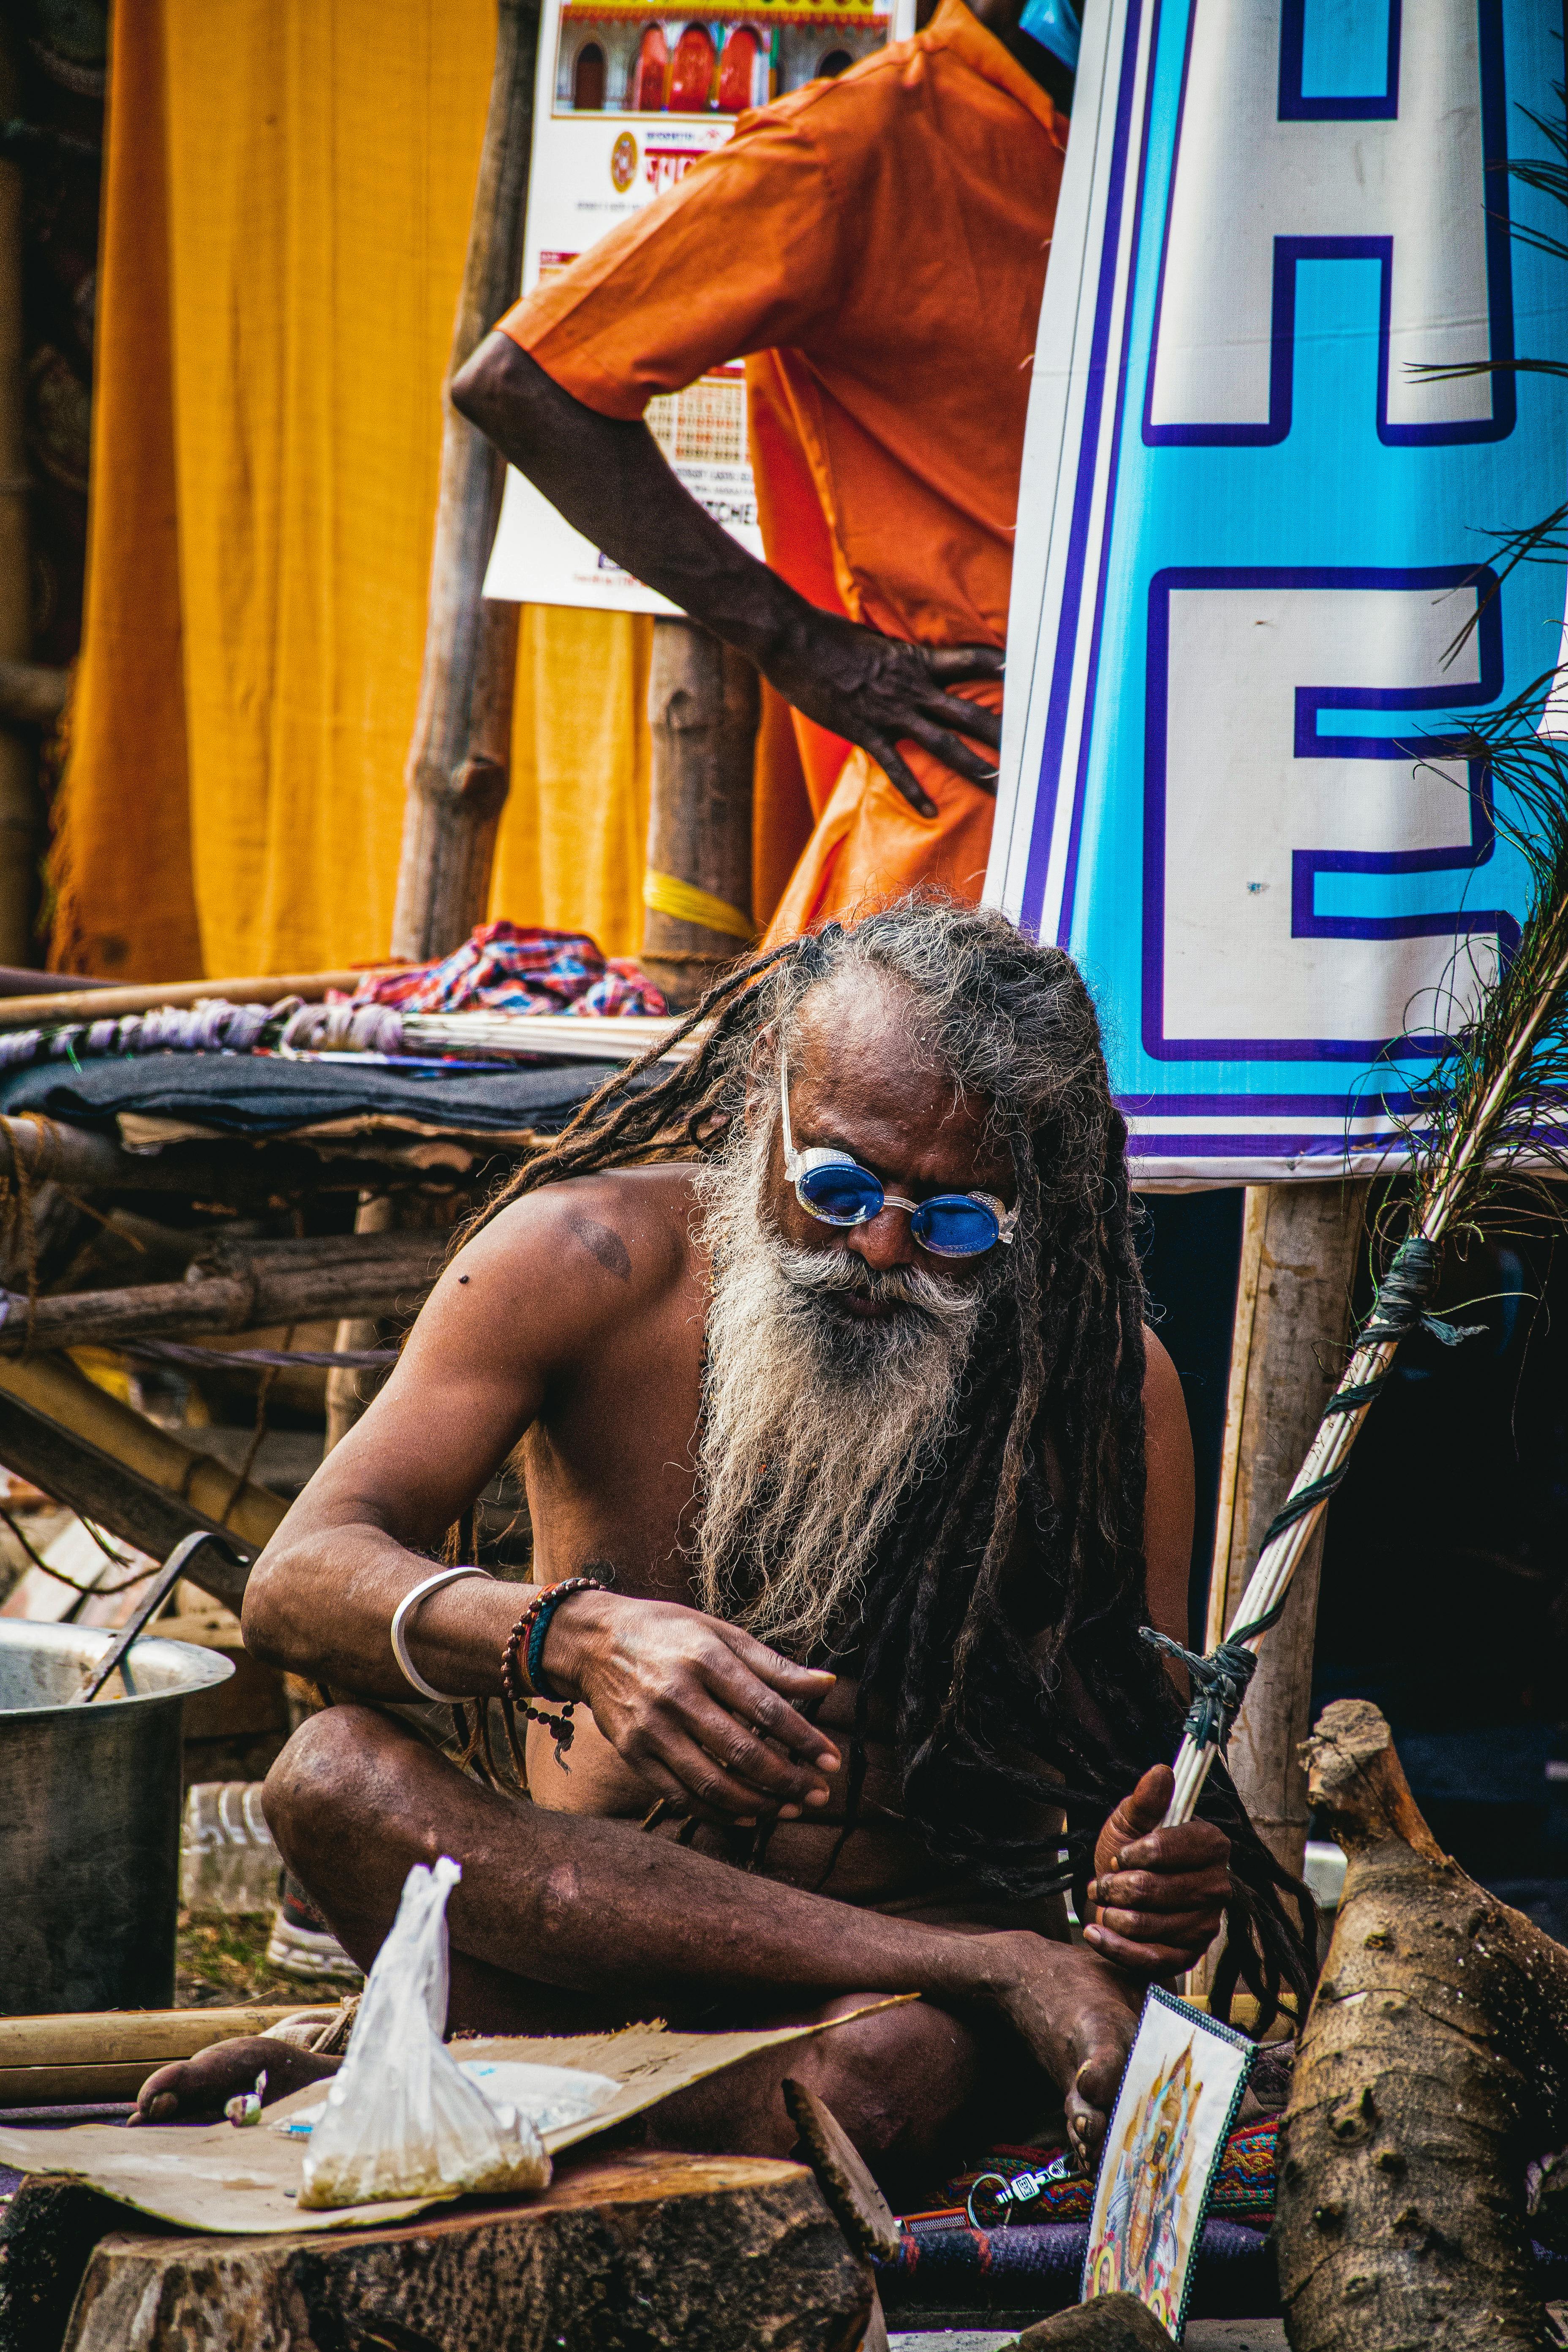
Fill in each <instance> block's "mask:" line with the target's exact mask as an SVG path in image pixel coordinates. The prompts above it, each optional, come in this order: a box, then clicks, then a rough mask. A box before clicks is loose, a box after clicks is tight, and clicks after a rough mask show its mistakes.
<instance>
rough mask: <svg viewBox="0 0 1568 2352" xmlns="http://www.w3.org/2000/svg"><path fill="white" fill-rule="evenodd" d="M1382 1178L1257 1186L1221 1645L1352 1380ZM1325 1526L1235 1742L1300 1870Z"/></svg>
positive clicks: (1246, 1229)
mask: <svg viewBox="0 0 1568 2352" xmlns="http://www.w3.org/2000/svg"><path fill="white" fill-rule="evenodd" d="M1370 1189H1371V1188H1370V1186H1369V1185H1367V1184H1365V1183H1362V1182H1358V1183H1353V1184H1331V1183H1317V1184H1264V1185H1250V1186H1248V1188H1247V1212H1246V1219H1245V1223H1244V1225H1243V1231H1242V1264H1241V1280H1240V1283H1239V1285H1238V1286H1237V1307H1236V1327H1235V1339H1234V1343H1233V1347H1232V1353H1231V1381H1230V1395H1229V1405H1228V1408H1227V1412H1226V1435H1225V1453H1224V1456H1223V1458H1222V1464H1221V1474H1220V1493H1221V1510H1220V1516H1219V1523H1218V1526H1217V1528H1216V1530H1215V1559H1214V1570H1213V1573H1212V1577H1211V1580H1210V1585H1209V1608H1208V1624H1209V1644H1210V1646H1211V1647H1212V1646H1213V1645H1214V1643H1215V1640H1216V1639H1217V1638H1218V1636H1219V1633H1220V1632H1221V1631H1222V1630H1224V1631H1226V1632H1228V1630H1229V1628H1230V1626H1231V1625H1232V1623H1233V1622H1235V1618H1236V1612H1237V1608H1238V1607H1239V1605H1240V1602H1241V1596H1242V1593H1243V1591H1244V1590H1245V1589H1246V1585H1247V1579H1248V1577H1249V1576H1250V1575H1251V1573H1252V1570H1253V1569H1254V1567H1255V1566H1256V1564H1257V1560H1258V1552H1259V1550H1260V1549H1261V1548H1262V1543H1263V1538H1264V1534H1265V1532H1266V1530H1267V1528H1268V1524H1269V1521H1270V1520H1271V1519H1272V1518H1273V1517H1274V1514H1275V1512H1276V1511H1277V1510H1278V1509H1279V1506H1280V1504H1281V1503H1282V1502H1283V1501H1284V1499H1285V1497H1286V1495H1287V1494H1288V1493H1289V1487H1290V1482H1291V1480H1292V1479H1293V1478H1294V1477H1295V1475H1296V1473H1297V1471H1298V1470H1299V1469H1300V1465H1301V1460H1302V1456H1303V1455H1304V1454H1305V1453H1306V1451H1307V1448H1308V1445H1309V1444H1310V1442H1311V1439H1312V1436H1313V1433H1314V1432H1315V1431H1316V1429H1317V1426H1318V1423H1319V1421H1320V1419H1321V1415H1322V1410H1323V1407H1324V1405H1325V1404H1326V1403H1327V1402H1328V1400H1329V1398H1330V1396H1331V1394H1332V1392H1333V1390H1334V1388H1335V1386H1336V1384H1337V1382H1338V1379H1339V1375H1340V1371H1341V1370H1342V1365H1343V1362H1344V1347H1345V1343H1346V1341H1347V1339H1349V1336H1350V1318H1351V1286H1352V1282H1353V1280H1354V1276H1355V1270H1356V1265H1357V1262H1358V1258H1359V1255H1360V1251H1361V1246H1362V1231H1363V1224H1364V1222H1365V1215H1366V1201H1367V1194H1368V1192H1369V1191H1370ZM1321 1563H1322V1531H1321V1528H1320V1530H1319V1533H1318V1535H1317V1538H1315V1540H1314V1541H1313V1543H1312V1545H1311V1546H1310V1549H1309V1550H1308V1552H1307V1554H1306V1557H1305V1558H1304V1559H1303V1560H1302V1561H1301V1564H1300V1567H1299V1568H1298V1569H1297V1570H1296V1578H1295V1582H1294V1583H1293V1585H1292V1586H1291V1589H1290V1597H1289V1601H1287V1603H1286V1608H1285V1614H1284V1616H1283V1618H1282V1619H1281V1620H1280V1622H1279V1624H1278V1625H1276V1626H1275V1628H1274V1630H1273V1631H1272V1633H1270V1634H1269V1635H1268V1640H1267V1641H1266V1642H1265V1643H1264V1645H1263V1649H1262V1652H1261V1654H1260V1656H1259V1659H1258V1672H1257V1673H1256V1675H1254V1676H1253V1680H1252V1686H1251V1689H1250V1690H1249V1691H1248V1693H1247V1704H1246V1706H1244V1707H1243V1708H1242V1711H1241V1715H1240V1717H1239V1719H1238V1721H1237V1727H1236V1729H1235V1731H1234V1732H1233V1734H1232V1736H1231V1742H1230V1769H1231V1771H1232V1773H1233V1775H1234V1777H1235V1780H1236V1784H1237V1789H1238V1790H1239V1791H1240V1793H1241V1796H1242V1799H1243V1801H1244V1802H1245V1803H1246V1805H1247V1811H1249V1812H1250V1813H1251V1815H1252V1818H1253V1821H1254V1822H1256V1824H1257V1827H1258V1834H1259V1835H1260V1836H1261V1837H1262V1839H1263V1840H1264V1842H1265V1843H1266V1844H1267V1845H1268V1847H1269V1849H1270V1850H1271V1852H1272V1853H1274V1854H1275V1855H1276V1856H1277V1857H1278V1859H1279V1861H1280V1862H1282V1863H1283V1864H1285V1866H1286V1868H1287V1869H1289V1870H1292V1871H1295V1872H1297V1873H1300V1868H1301V1865H1302V1862H1303V1859H1304V1857H1305V1851H1306V1842H1307V1820H1308V1811H1309V1808H1308V1804H1307V1776H1306V1772H1305V1769H1304V1768H1303V1767H1302V1766H1301V1764H1300V1761H1299V1760H1298V1758H1297V1753H1296V1751H1297V1748H1299V1746H1300V1742H1301V1741H1302V1740H1303V1739H1304V1738H1306V1736H1307V1732H1308V1729H1309V1722H1308V1716H1309V1707H1310V1698H1311V1685H1312V1643H1313V1636H1314V1634H1315V1633H1316V1629H1317V1618H1318V1578H1319V1572H1320V1570H1321Z"/></svg>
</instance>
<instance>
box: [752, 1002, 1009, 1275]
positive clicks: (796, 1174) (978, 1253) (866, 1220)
mask: <svg viewBox="0 0 1568 2352" xmlns="http://www.w3.org/2000/svg"><path fill="white" fill-rule="evenodd" d="M779 1109H780V1112H781V1113H782V1115H783V1118H784V1174H785V1176H786V1177H787V1178H788V1180H789V1181H790V1183H791V1184H793V1185H794V1187H795V1199H796V1200H797V1201H798V1202H800V1205H801V1207H802V1208H803V1209H804V1210H805V1213H806V1215H807V1216H808V1217H815V1218H816V1222H817V1223H818V1224H819V1225H832V1226H834V1227H835V1228H836V1229H837V1231H838V1232H839V1233H853V1232H854V1230H855V1228H856V1226H857V1225H868V1224H870V1223H873V1221H874V1220H875V1219H876V1218H878V1217H879V1216H880V1215H881V1213H882V1210H883V1209H902V1210H903V1211H904V1212H905V1213H906V1214H907V1215H908V1216H909V1218H910V1232H911V1234H912V1235H913V1239H914V1241H915V1243H916V1245H917V1246H918V1247H919V1248H921V1249H923V1250H924V1251H925V1252H926V1253H927V1255H929V1256H931V1257H948V1258H964V1257H984V1256H985V1255H986V1253H987V1251H989V1250H994V1248H995V1246H996V1243H997V1242H1000V1243H1002V1244H1003V1245H1004V1246H1005V1248H1007V1249H1011V1248H1012V1246H1013V1233H1014V1229H1015V1227H1016V1224H1017V1223H1018V1212H1017V1210H1016V1209H1009V1208H1007V1207H1006V1206H1005V1204H1004V1203H1003V1202H1001V1201H999V1200H998V1199H997V1197H996V1195H995V1193H994V1192H939V1193H937V1194H936V1196H935V1197H934V1199H932V1200H930V1201H910V1200H906V1199H905V1197H904V1195H903V1194H902V1193H901V1192H889V1191H888V1189H887V1187H886V1186H885V1185H884V1183H883V1182H882V1180H881V1178H880V1177H879V1176H874V1175H873V1174H872V1173H871V1171H870V1170H869V1169H868V1168H863V1167H862V1166H861V1165H860V1162H859V1161H858V1160H857V1159H856V1157H855V1155H854V1153H853V1152H852V1151H839V1150H837V1149H836V1148H835V1147H834V1146H833V1145H832V1144H827V1143H817V1144H813V1145H811V1146H810V1148H809V1149H808V1150H805V1151H797V1150H795V1136H794V1133H793V1132H792V1130H791V1128H790V1123H789V1055H788V1053H787V1052H786V1050H785V1048H784V1046H783V1045H781V1046H780V1047H779ZM818 1168H853V1169H854V1171H855V1172H856V1174H857V1175H858V1176H864V1178H865V1179H866V1181H867V1182H868V1184H874V1185H875V1186H876V1188H877V1190H878V1192H879V1193H880V1194H881V1196H882V1198H881V1203H880V1206H879V1207H878V1208H875V1209H868V1211H867V1212H866V1214H865V1215H864V1216H863V1217H830V1216H828V1215H827V1213H826V1211H825V1210H822V1209H819V1208H818V1207H817V1205H816V1202H814V1201H808V1200H807V1199H806V1197H805V1193H804V1192H802V1190H801V1186H802V1184H803V1183H804V1182H805V1179H806V1177H808V1176H809V1175H811V1174H812V1173H813V1171H815V1170H816V1169H818ZM944 1202H953V1204H954V1205H955V1206H956V1205H957V1204H958V1203H959V1202H963V1203H964V1204H965V1205H967V1206H969V1207H975V1206H978V1207H980V1208H982V1209H984V1210H985V1211H986V1212H987V1213H988V1214H989V1216H990V1217H991V1218H992V1220H993V1222H994V1224H995V1227H996V1240H995V1241H991V1242H987V1243H986V1244H985V1247H984V1249H977V1250H944V1249H933V1248H932V1247H931V1244H930V1242H928V1241H922V1240H921V1236H920V1234H918V1233H915V1232H914V1222H913V1221H914V1219H915V1218H916V1217H917V1216H918V1215H919V1214H920V1213H921V1210H922V1209H939V1208H941V1207H942V1204H943V1203H944Z"/></svg>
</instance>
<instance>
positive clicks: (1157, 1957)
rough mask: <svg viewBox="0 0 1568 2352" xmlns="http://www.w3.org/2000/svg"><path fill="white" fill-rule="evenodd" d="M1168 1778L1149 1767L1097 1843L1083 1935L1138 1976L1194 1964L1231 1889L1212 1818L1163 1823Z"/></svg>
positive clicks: (1225, 1850)
mask: <svg viewBox="0 0 1568 2352" xmlns="http://www.w3.org/2000/svg"><path fill="white" fill-rule="evenodd" d="M1173 1785H1174V1781H1173V1774H1172V1771H1171V1768H1170V1766H1169V1765H1168V1764H1153V1765H1151V1766H1150V1768H1149V1769H1148V1771H1147V1772H1145V1773H1144V1775H1143V1778H1142V1780H1140V1781H1139V1783H1138V1786H1137V1787H1136V1788H1135V1789H1134V1790H1132V1792H1131V1795H1130V1796H1126V1797H1123V1798H1122V1800H1121V1803H1120V1804H1119V1805H1118V1806H1117V1808H1116V1811H1114V1812H1113V1813H1112V1814H1111V1816H1110V1820H1109V1821H1108V1822H1106V1824H1105V1827H1104V1828H1103V1829H1102V1830H1101V1831H1100V1835H1099V1837H1098V1839H1097V1840H1096V1841H1095V1848H1094V1866H1095V1871H1096V1873H1097V1875H1096V1876H1095V1878H1094V1879H1093V1880H1092V1881H1091V1882H1090V1885H1089V1905H1090V1910H1089V1922H1088V1924H1087V1925H1086V1926H1085V1927H1084V1931H1083V1939H1084V1942H1085V1943H1086V1944H1089V1945H1092V1947H1093V1948H1094V1949H1095V1950H1096V1951H1097V1952H1101V1953H1103V1954H1104V1956H1105V1958H1107V1959H1108V1960H1116V1961H1118V1962H1120V1964H1121V1967H1122V1968H1124V1969H1134V1970H1135V1971H1136V1972H1137V1973H1138V1974H1139V1975H1140V1976H1149V1977H1163V1976H1172V1975H1173V1974H1174V1973H1175V1972H1176V1971H1177V1970H1178V1969H1190V1968H1193V1967H1194V1966H1195V1964H1196V1963H1197V1961H1198V1960H1200V1959H1201V1958H1202V1957H1203V1955H1204V1953H1205V1951H1206V1950H1207V1949H1208V1948H1209V1946H1210V1944H1211V1943H1212V1942H1213V1941H1214V1938H1215V1936H1216V1935H1217V1934H1218V1932H1219V1927H1220V1921H1221V1918H1222V1917H1223V1916H1224V1911H1225V1904H1226V1896H1227V1895H1229V1893H1230V1840H1229V1839H1228V1838H1227V1837H1226V1835H1225V1834H1224V1832H1223V1831H1220V1830H1216V1829H1215V1826H1214V1824H1213V1822H1178V1823H1176V1824H1175V1825H1174V1826H1173V1827H1172V1828H1170V1829H1162V1828H1161V1827H1160V1823H1161V1822H1163V1819H1164V1815H1165V1808H1166V1806H1167V1805H1168V1804H1169V1803H1170V1801H1171V1790H1172V1788H1173Z"/></svg>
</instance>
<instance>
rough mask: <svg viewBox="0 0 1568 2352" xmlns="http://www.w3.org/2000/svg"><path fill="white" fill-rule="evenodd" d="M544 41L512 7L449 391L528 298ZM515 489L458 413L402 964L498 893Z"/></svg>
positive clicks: (440, 529) (448, 937)
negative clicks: (504, 587) (493, 874)
mask: <svg viewBox="0 0 1568 2352" xmlns="http://www.w3.org/2000/svg"><path fill="white" fill-rule="evenodd" d="M538 41H539V0H500V6H499V10H498V19H497V26H496V55H495V69H494V74H493V76H492V79H491V82H490V103H489V118H488V120H487V121H486V124H485V139H484V147H483V150H482V152H481V153H480V157H479V183H478V185H477V186H476V188H475V191H474V209H473V215H472V220H471V223H470V226H469V231H468V260H467V263H466V265H465V267H464V271H463V284H462V290H461V293H460V294H459V296H458V315H457V320H456V321H455V323H454V326H453V331H452V350H451V357H450V360H449V362H448V367H447V375H448V381H449V380H450V378H451V376H452V375H454V374H455V373H457V371H458V368H460V367H461V366H462V364H463V362H464V361H465V360H467V359H468V358H469V356H470V355H471V354H472V352H474V351H475V350H477V348H478V346H479V341H480V340H481V339H482V337H483V336H485V335H486V334H487V333H488V332H489V330H490V328H491V327H492V326H493V325H494V323H495V321H496V320H497V319H498V318H499V317H500V313H501V312H502V311H503V310H505V309H506V308H507V306H508V305H509V303H510V302H511V301H512V300H514V299H515V298H516V295H517V292H518V288H519V284H520V281H521V272H522V223H523V213H524V209H525V206H526V204H527V198H528V168H529V160H530V150H531V143H532V136H533V75H534V62H535V53H536V50H537V47H538ZM505 478H506V468H505V466H504V464H503V462H502V460H501V457H500V451H499V450H498V449H496V448H495V447H494V446H492V445H491V443H490V442H489V441H488V440H487V439H486V438H485V436H484V435H483V434H482V433H480V432H479V430H478V428H477V427H476V426H474V425H470V424H469V423H468V420H467V418H466V417H462V416H459V415H458V412H457V410H456V409H455V408H454V407H453V406H452V404H451V402H450V401H449V400H448V401H447V403H446V421H445V425H444V427H443V431H442V436H441V482H440V491H439V497H438V501H437V513H436V539H435V545H434V547H433V549H432V551H431V557H430V603H429V614H428V619H427V622H426V633H425V663H424V668H423V671H422V674H421V677H420V681H419V708H418V712H417V715H416V719H415V722H414V737H413V740H412V742H411V743H410V745H409V747H408V761H407V766H406V768H405V803H404V824H403V845H402V852H401V856H400V858H399V862H398V870H397V899H396V905H395V910H394V914H393V924H392V937H393V944H394V946H395V949H396V950H397V952H398V953H399V954H402V955H407V956H411V957H413V958H415V959H416V961H426V960H427V959H428V958H430V957H433V956H441V955H447V954H449V953H450V952H451V950H453V949H454V948H457V947H459V946H461V944H462V942H463V940H465V939H467V937H468V933H469V932H470V931H471V930H472V929H473V927H474V925H475V924H476V923H478V922H482V921H483V919H484V915H485V906H486V900H487V898H488V897H489V876H490V864H491V860H492V857H493V856H494V851H495V838H496V831H497V827H498V826H499V824H500V813H501V808H502V806H503V804H504V803H505V800H506V796H507V787H508V783H509V781H510V732H511V690H512V681H513V677H514V676H515V672H516V668H517V627H518V617H519V608H518V606H517V605H516V604H500V603H487V602H486V600H485V597H484V593H483V590H484V577H485V569H486V566H487V564H488V563H489V553H490V548H491V545H492V544H493V542H494V540H495V535H496V524H497V521H498V520H499V518H500V500H501V490H502V487H503V485H504V482H505Z"/></svg>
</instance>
